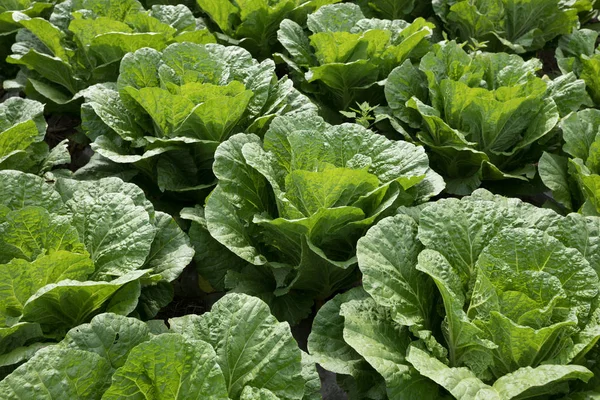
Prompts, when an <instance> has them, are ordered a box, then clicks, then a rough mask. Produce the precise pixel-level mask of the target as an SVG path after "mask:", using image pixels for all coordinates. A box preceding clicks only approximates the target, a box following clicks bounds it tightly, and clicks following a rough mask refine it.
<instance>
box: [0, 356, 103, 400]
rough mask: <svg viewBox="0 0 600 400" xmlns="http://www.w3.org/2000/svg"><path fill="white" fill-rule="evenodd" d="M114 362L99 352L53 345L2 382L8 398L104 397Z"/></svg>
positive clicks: (1, 393)
mask: <svg viewBox="0 0 600 400" xmlns="http://www.w3.org/2000/svg"><path fill="white" fill-rule="evenodd" d="M109 377H110V365H109V364H108V362H107V361H106V360H105V359H104V358H102V357H100V356H98V355H97V354H94V353H90V352H87V351H81V350H73V349H65V348H62V347H58V346H51V347H48V348H45V349H41V350H40V351H38V352H37V353H36V355H35V356H33V357H32V359H31V360H29V361H28V362H26V363H25V364H23V365H22V366H20V367H19V368H17V369H16V370H15V371H14V372H13V373H12V374H10V375H9V376H8V377H6V378H5V379H3V380H2V381H1V382H0V396H2V397H3V398H5V399H11V400H12V399H23V398H33V397H35V398H37V399H44V400H46V399H47V400H51V399H59V398H64V397H67V398H100V397H101V396H102V393H104V391H105V390H106V388H107V387H108V385H109V379H108V378H109Z"/></svg>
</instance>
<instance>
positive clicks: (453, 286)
mask: <svg viewBox="0 0 600 400" xmlns="http://www.w3.org/2000/svg"><path fill="white" fill-rule="evenodd" d="M417 269H418V270H419V271H422V272H424V273H426V274H428V275H429V276H430V277H431V278H432V279H433V281H434V282H435V284H436V286H437V288H438V290H439V291H440V293H441V294H442V300H443V301H444V308H445V310H446V316H445V318H444V329H443V332H444V337H445V339H446V342H447V345H448V358H449V361H450V365H467V366H469V368H470V369H468V371H469V373H472V372H471V371H473V372H474V373H476V374H477V373H483V371H485V370H486V369H487V368H488V367H489V366H490V364H491V363H492V362H493V359H492V355H491V354H490V350H491V349H494V348H495V347H496V345H494V344H493V343H491V342H490V341H486V340H482V339H481V336H482V333H483V332H482V331H481V329H479V328H478V327H477V326H476V325H475V324H474V323H473V322H472V321H471V320H469V318H468V316H467V314H466V313H465V311H464V310H463V309H464V306H465V300H466V299H465V293H464V292H463V289H462V285H461V282H460V278H459V275H458V274H457V272H456V270H454V269H453V266H451V264H450V263H448V260H446V259H445V258H444V257H443V256H442V255H441V254H440V253H438V252H436V251H433V250H429V249H425V250H423V251H422V252H421V253H420V254H419V263H418V265H417ZM409 361H410V359H409ZM411 362H412V361H411ZM415 367H416V368H417V369H418V370H419V372H421V373H422V374H424V373H423V371H421V370H420V369H419V368H418V367H417V366H415ZM424 375H425V376H427V377H429V378H431V377H430V376H429V375H427V374H424Z"/></svg>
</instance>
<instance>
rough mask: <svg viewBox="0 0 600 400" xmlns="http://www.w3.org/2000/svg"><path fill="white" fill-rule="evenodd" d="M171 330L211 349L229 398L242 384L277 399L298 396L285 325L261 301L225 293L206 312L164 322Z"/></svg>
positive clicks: (299, 383) (296, 358)
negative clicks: (272, 395) (206, 344)
mask: <svg viewBox="0 0 600 400" xmlns="http://www.w3.org/2000/svg"><path fill="white" fill-rule="evenodd" d="M170 325H171V329H172V330H174V331H175V332H178V333H180V334H182V335H184V336H185V337H186V338H188V339H189V340H191V341H195V340H202V341H207V342H208V343H210V344H211V345H212V347H213V348H214V349H215V351H216V354H217V358H216V361H217V363H218V365H219V366H220V367H221V371H222V373H223V376H224V377H225V384H226V387H227V388H228V393H229V396H230V397H232V398H237V397H238V396H240V394H241V392H242V390H243V388H244V387H245V386H252V387H255V388H264V389H268V390H270V391H271V392H272V393H273V394H275V395H277V396H278V397H284V398H289V399H301V398H302V394H303V392H304V381H303V379H302V377H301V370H302V367H301V353H300V349H298V347H297V344H296V342H295V340H294V339H293V338H292V336H291V332H290V330H289V325H288V324H287V323H280V322H277V320H276V319H275V318H274V317H273V316H272V315H271V314H270V312H269V308H268V307H267V305H266V304H265V303H263V302H262V301H260V300H258V299H256V298H252V297H249V296H246V295H242V294H231V295H228V296H226V297H224V298H223V299H222V300H220V301H219V302H217V303H216V304H215V305H214V306H213V308H212V310H211V312H210V313H206V314H203V315H201V316H186V317H181V318H175V319H171V320H170Z"/></svg>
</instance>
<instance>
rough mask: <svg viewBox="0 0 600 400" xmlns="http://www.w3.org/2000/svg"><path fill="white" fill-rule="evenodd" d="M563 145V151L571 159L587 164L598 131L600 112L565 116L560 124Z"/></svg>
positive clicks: (589, 110) (584, 112) (581, 112)
mask: <svg viewBox="0 0 600 400" xmlns="http://www.w3.org/2000/svg"><path fill="white" fill-rule="evenodd" d="M561 127H562V130H563V138H564V140H565V144H564V146H563V149H564V151H565V152H567V153H568V154H570V155H571V156H572V157H575V158H581V159H582V160H583V161H584V162H587V160H588V158H589V157H590V156H591V153H592V150H593V149H594V147H593V146H592V144H593V143H594V142H595V141H596V137H597V135H598V132H599V131H600V110H595V109H588V110H583V111H580V112H578V113H573V114H570V115H569V116H567V117H566V118H565V119H563V120H562V122H561Z"/></svg>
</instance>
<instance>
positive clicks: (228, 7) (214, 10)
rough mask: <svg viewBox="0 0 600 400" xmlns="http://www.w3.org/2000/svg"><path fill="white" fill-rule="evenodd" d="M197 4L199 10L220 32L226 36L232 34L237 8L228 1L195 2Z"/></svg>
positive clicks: (200, 0)
mask: <svg viewBox="0 0 600 400" xmlns="http://www.w3.org/2000/svg"><path fill="white" fill-rule="evenodd" d="M197 2H198V5H199V6H200V8H202V10H204V11H205V12H206V13H207V14H208V15H209V16H210V18H211V19H212V20H213V21H215V23H216V24H217V25H218V26H219V29H221V31H223V32H224V33H226V34H228V35H231V34H232V33H233V26H232V22H233V20H234V17H235V16H236V15H238V13H239V8H238V7H236V6H235V5H233V4H231V2H230V1H229V0H225V1H219V0H197Z"/></svg>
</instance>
